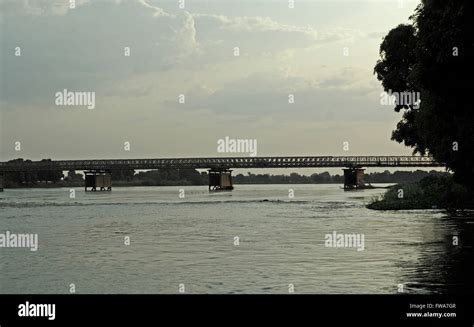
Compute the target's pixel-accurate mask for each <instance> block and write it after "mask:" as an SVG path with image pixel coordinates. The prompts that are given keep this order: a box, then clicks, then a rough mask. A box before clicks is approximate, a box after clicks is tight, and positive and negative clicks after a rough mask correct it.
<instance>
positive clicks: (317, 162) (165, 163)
mask: <svg viewBox="0 0 474 327" xmlns="http://www.w3.org/2000/svg"><path fill="white" fill-rule="evenodd" d="M443 166H444V164H441V163H438V162H436V161H435V160H434V159H433V158H431V157H422V156H306V157H227V158H226V157H222V158H168V159H104V160H59V161H10V162H0V172H12V171H32V170H63V171H68V170H126V169H170V168H173V169H176V168H180V169H185V168H194V169H230V168H318V167H340V168H345V167H443Z"/></svg>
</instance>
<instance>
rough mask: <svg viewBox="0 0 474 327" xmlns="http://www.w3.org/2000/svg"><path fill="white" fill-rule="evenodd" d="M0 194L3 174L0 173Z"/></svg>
mask: <svg viewBox="0 0 474 327" xmlns="http://www.w3.org/2000/svg"><path fill="white" fill-rule="evenodd" d="M0 192H3V173H2V172H0Z"/></svg>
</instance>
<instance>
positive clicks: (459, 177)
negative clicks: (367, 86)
mask: <svg viewBox="0 0 474 327" xmlns="http://www.w3.org/2000/svg"><path fill="white" fill-rule="evenodd" d="M410 18H411V21H412V24H411V25H399V26H398V27H396V28H395V29H393V30H391V31H390V32H389V33H388V34H387V36H386V37H385V38H384V40H383V42H382V44H381V46H380V57H381V59H380V60H379V61H378V62H377V64H376V66H375V69H374V72H375V74H376V75H377V78H378V79H379V80H380V81H381V82H382V86H383V88H384V90H385V91H387V92H389V91H391V92H400V93H401V92H419V94H420V97H421V104H420V105H419V107H418V108H417V107H416V106H414V105H401V104H399V103H398V104H397V105H396V106H395V111H397V112H398V111H401V110H403V117H402V120H401V121H400V122H399V123H398V124H397V126H396V129H395V130H394V131H393V133H392V140H395V141H397V142H399V143H404V144H405V145H406V146H409V147H412V148H413V152H414V153H420V154H430V155H432V156H433V157H434V158H435V159H436V160H438V161H440V162H443V163H446V166H447V168H449V169H450V170H452V171H453V172H454V177H455V179H456V181H458V182H459V183H461V184H464V185H465V186H467V187H469V188H470V189H471V190H473V189H474V165H473V164H472V162H471V160H472V157H474V115H473V114H472V99H471V97H472V94H474V92H473V91H474V75H473V74H471V73H468V72H469V71H472V69H473V62H474V34H473V33H472V31H473V30H474V11H473V2H472V1H471V0H423V1H422V3H421V4H420V5H419V6H418V7H417V9H416V11H415V13H414V15H413V16H411V17H410Z"/></svg>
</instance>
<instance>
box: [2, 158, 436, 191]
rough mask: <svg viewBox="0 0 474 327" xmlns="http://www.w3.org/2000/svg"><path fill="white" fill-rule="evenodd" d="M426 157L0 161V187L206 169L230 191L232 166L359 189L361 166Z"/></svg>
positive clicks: (424, 163)
mask: <svg viewBox="0 0 474 327" xmlns="http://www.w3.org/2000/svg"><path fill="white" fill-rule="evenodd" d="M443 166H444V164H442V163H438V162H436V161H435V160H434V159H433V158H432V157H426V156H293V157H217V158H165V159H103V160H57V161H52V160H43V161H29V160H26V161H23V160H14V161H9V162H0V189H1V190H3V175H4V174H5V173H12V172H31V171H70V170H81V171H84V172H85V177H86V178H85V184H86V185H85V190H86V191H87V190H88V187H90V188H91V189H92V190H97V188H99V189H101V190H111V181H112V176H113V172H114V171H119V170H131V169H133V170H136V169H140V170H149V169H208V170H209V190H216V191H217V190H231V189H232V188H233V186H232V177H231V172H232V170H231V169H236V168H322V167H324V168H343V170H344V189H356V188H362V187H363V186H364V183H363V175H364V173H363V172H364V168H363V167H367V168H369V167H443Z"/></svg>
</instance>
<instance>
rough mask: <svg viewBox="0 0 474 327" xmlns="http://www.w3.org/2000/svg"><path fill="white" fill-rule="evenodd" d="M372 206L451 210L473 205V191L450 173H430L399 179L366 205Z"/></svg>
mask: <svg viewBox="0 0 474 327" xmlns="http://www.w3.org/2000/svg"><path fill="white" fill-rule="evenodd" d="M367 208H368V209H373V210H415V209H445V210H447V211H450V212H456V211H465V210H473V209H474V195H473V194H472V192H469V191H468V190H467V189H466V188H465V187H463V186H462V185H460V184H458V183H456V182H454V180H453V178H452V177H451V176H448V177H439V176H429V177H426V178H423V179H422V180H420V181H419V182H412V183H400V184H397V185H394V186H392V187H390V188H389V190H388V191H387V192H385V194H383V195H381V196H379V197H377V198H374V199H372V201H371V202H370V203H369V204H368V205H367Z"/></svg>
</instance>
